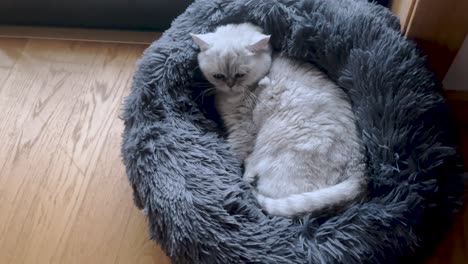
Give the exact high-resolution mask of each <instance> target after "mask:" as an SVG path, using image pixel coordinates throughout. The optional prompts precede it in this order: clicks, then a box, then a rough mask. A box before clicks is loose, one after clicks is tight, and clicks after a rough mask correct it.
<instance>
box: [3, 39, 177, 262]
mask: <svg viewBox="0 0 468 264" xmlns="http://www.w3.org/2000/svg"><path fill="white" fill-rule="evenodd" d="M144 48H145V46H142V45H130V44H116V43H95V42H79V41H59V40H40V39H11V38H0V100H1V101H0V113H1V118H0V140H1V144H0V169H1V170H0V263H2V264H3V263H15V264H16V263H169V262H168V258H167V257H166V256H165V255H164V253H163V252H162V251H161V250H160V249H159V248H158V247H157V246H156V245H155V244H154V243H153V242H150V241H149V239H148V236H147V231H146V222H145V218H144V216H143V214H142V213H141V212H139V211H138V210H136V209H135V207H134V206H133V203H132V197H131V190H130V188H129V186H128V182H127V179H126V176H125V171H124V168H123V165H122V162H121V158H120V140H121V139H120V136H121V132H122V129H123V125H122V124H121V121H120V120H119V119H118V114H119V111H120V107H121V102H122V99H123V97H124V96H125V95H126V94H128V92H129V90H128V89H129V86H130V82H131V78H132V74H133V72H134V67H135V62H136V60H137V59H138V58H139V57H140V56H141V53H142V52H143V50H144Z"/></svg>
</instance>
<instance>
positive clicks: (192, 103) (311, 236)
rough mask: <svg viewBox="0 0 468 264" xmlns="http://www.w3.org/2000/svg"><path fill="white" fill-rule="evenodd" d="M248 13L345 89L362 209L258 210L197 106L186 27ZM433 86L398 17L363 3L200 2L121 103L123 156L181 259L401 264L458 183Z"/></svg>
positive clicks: (454, 197) (173, 254) (149, 59)
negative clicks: (361, 151)
mask: <svg viewBox="0 0 468 264" xmlns="http://www.w3.org/2000/svg"><path fill="white" fill-rule="evenodd" d="M244 21H249V22H252V23H254V24H257V25H259V26H261V27H263V28H264V29H265V31H266V33H267V34H271V35H272V44H273V46H274V48H275V49H276V50H277V51H281V52H283V53H284V54H287V55H289V56H291V57H294V58H298V59H301V60H305V61H309V62H311V63H314V64H315V65H317V66H318V67H320V68H321V69H322V70H323V71H324V72H326V73H327V74H328V76H329V77H330V78H332V79H333V80H334V81H335V82H336V83H338V84H339V86H340V87H342V88H343V89H344V90H345V91H346V93H347V94H348V95H349V98H350V100H351V102H352V106H353V110H354V112H355V114H356V120H357V125H358V127H359V129H360V131H362V134H361V137H362V139H363V142H364V144H365V147H366V150H367V157H368V160H369V161H368V174H369V177H370V178H371V179H370V183H369V196H370V197H369V200H368V201H367V202H366V203H364V204H356V205H354V206H353V207H352V208H350V209H349V210H347V211H345V212H343V213H341V214H339V215H337V216H334V217H320V218H312V217H304V218H301V219H295V220H291V219H285V218H280V217H268V216H265V215H264V214H263V213H262V211H261V210H260V209H259V207H258V205H257V204H256V202H255V199H254V198H253V196H252V193H251V190H250V188H249V187H248V186H247V185H246V184H245V183H244V182H243V181H242V180H241V167H240V165H239V164H238V163H237V162H236V161H235V159H234V157H233V154H232V153H231V152H230V151H229V150H228V146H227V144H226V141H225V139H224V137H223V133H222V132H221V131H220V130H219V128H218V124H217V122H216V119H215V117H213V115H212V114H211V113H212V109H213V108H212V105H210V102H209V100H208V99H207V100H206V101H205V102H204V103H203V104H200V103H198V101H200V100H199V99H197V98H196V97H197V96H196V94H197V89H194V87H196V86H197V83H195V81H196V80H197V79H199V72H198V71H197V70H196V69H197V61H196V55H197V52H198V50H197V46H196V45H195V44H194V43H193V42H192V40H191V38H190V35H189V33H190V32H194V33H205V32H209V31H212V30H213V29H214V28H215V27H216V26H218V25H221V24H226V23H236V22H244ZM438 87H439V86H438V85H437V84H436V83H435V82H434V80H433V76H432V74H431V73H430V72H428V71H427V70H426V68H425V61H424V59H423V58H421V56H420V55H419V54H418V52H417V50H416V49H415V47H414V45H413V44H412V43H410V42H408V41H406V40H405V39H404V37H402V36H401V34H400V33H399V23H398V20H397V19H396V18H395V17H393V16H392V15H391V14H390V13H389V11H387V9H386V8H383V7H381V6H378V5H374V4H369V3H367V1H364V0H334V1H330V0H278V1H276V0H255V1H254V0H234V1H226V0H224V1H220V0H218V1H215V0H199V1H195V3H193V4H192V5H191V6H190V7H189V8H188V9H187V11H186V12H185V13H184V14H182V15H181V16H180V17H179V18H177V19H176V20H175V21H174V22H173V24H172V27H171V28H170V29H169V30H167V31H166V32H165V33H164V34H163V36H162V37H161V39H159V40H158V41H156V42H155V43H153V44H152V45H151V46H150V47H149V48H148V49H147V50H146V51H145V53H144V55H143V57H142V59H141V61H140V62H139V66H138V70H137V72H136V74H135V78H134V82H133V87H132V92H131V94H130V96H129V97H128V98H127V101H126V102H125V109H124V114H123V119H124V122H125V131H124V134H123V146H122V153H123V159H124V163H125V166H126V169H127V173H128V177H129V180H130V183H131V185H132V187H133V189H134V196H135V202H136V204H137V205H138V206H139V207H140V208H143V209H144V212H145V213H146V214H147V216H148V221H149V231H150V235H151V239H153V240H155V241H156V242H158V243H159V244H161V246H162V248H163V249H164V251H165V252H166V253H167V254H168V256H170V258H171V259H172V260H173V261H174V262H175V263H223V264H224V263H348V264H350V263H395V262H396V261H397V260H401V259H400V258H401V256H405V255H411V254H413V253H414V251H415V250H416V249H417V248H418V247H420V246H421V245H424V243H425V241H430V240H431V239H432V238H433V234H436V233H437V232H435V230H438V229H439V230H440V227H442V226H443V224H444V219H447V218H449V217H450V215H451V214H452V212H453V211H454V210H455V209H456V208H457V207H458V206H459V202H460V196H461V195H462V191H463V184H461V182H462V178H461V175H460V172H461V171H462V168H461V166H460V160H459V158H458V156H457V154H456V151H455V148H454V147H453V146H454V145H453V142H452V138H453V137H452V134H451V132H450V131H451V130H450V127H449V125H450V124H449V123H448V121H447V120H448V115H447V108H446V106H445V103H444V100H443V98H442V96H441V95H440V93H439V90H438V89H439V88H438ZM196 99H197V100H196Z"/></svg>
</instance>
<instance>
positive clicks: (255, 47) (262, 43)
mask: <svg viewBox="0 0 468 264" xmlns="http://www.w3.org/2000/svg"><path fill="white" fill-rule="evenodd" d="M269 43H270V35H268V36H264V37H262V38H261V39H259V40H257V41H256V42H255V43H253V44H250V45H248V46H247V49H248V50H249V51H251V52H253V53H256V52H259V51H262V50H264V49H266V48H267V47H268V44H269Z"/></svg>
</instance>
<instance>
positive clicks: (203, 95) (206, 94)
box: [194, 86, 214, 104]
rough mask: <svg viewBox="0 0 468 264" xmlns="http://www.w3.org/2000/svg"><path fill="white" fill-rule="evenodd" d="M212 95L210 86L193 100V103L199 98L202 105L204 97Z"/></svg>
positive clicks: (212, 89)
mask: <svg viewBox="0 0 468 264" xmlns="http://www.w3.org/2000/svg"><path fill="white" fill-rule="evenodd" d="M213 93H214V87H213V86H211V87H210V88H208V89H205V90H203V91H202V92H201V93H200V94H199V95H198V96H197V97H196V98H195V100H194V101H197V100H198V99H199V98H200V97H201V99H202V104H203V103H204V99H205V97H206V96H210V95H213Z"/></svg>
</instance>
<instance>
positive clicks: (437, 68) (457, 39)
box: [391, 0, 468, 80]
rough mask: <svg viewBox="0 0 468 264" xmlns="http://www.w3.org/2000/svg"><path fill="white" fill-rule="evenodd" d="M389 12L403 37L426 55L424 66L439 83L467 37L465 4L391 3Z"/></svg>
mask: <svg viewBox="0 0 468 264" xmlns="http://www.w3.org/2000/svg"><path fill="white" fill-rule="evenodd" d="M391 8H392V10H393V12H395V14H396V15H398V16H399V18H400V21H401V22H402V25H403V29H404V33H405V35H406V36H407V37H408V38H410V39H412V40H415V41H416V43H417V44H418V46H419V47H420V48H421V49H422V50H423V51H424V53H425V54H427V55H428V57H427V60H428V66H429V67H430V68H431V69H432V70H433V71H434V73H435V74H436V76H437V77H438V78H439V80H443V78H444V77H445V74H446V73H447V71H448V69H449V67H450V65H451V64H452V61H453V59H454V58H455V56H456V54H457V52H458V50H459V49H460V46H461V45H462V43H463V41H464V39H465V37H466V35H467V34H468V16H467V15H466V12H467V11H468V1H467V0H394V1H393V3H392V5H391Z"/></svg>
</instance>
